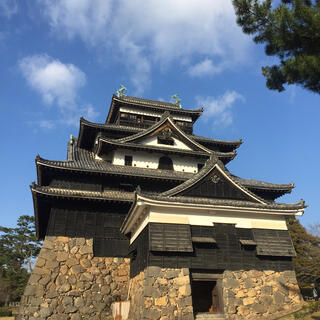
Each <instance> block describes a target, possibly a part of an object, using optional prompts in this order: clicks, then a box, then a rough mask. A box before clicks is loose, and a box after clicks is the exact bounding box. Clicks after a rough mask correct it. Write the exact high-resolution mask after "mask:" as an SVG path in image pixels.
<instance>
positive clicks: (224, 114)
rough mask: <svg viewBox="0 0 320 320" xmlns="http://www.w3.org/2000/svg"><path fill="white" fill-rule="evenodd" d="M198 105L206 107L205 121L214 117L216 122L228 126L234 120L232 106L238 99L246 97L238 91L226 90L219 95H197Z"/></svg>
mask: <svg viewBox="0 0 320 320" xmlns="http://www.w3.org/2000/svg"><path fill="white" fill-rule="evenodd" d="M196 101H197V105H198V106H199V107H200V106H201V107H203V108H204V116H203V119H204V121H208V120H209V119H212V120H213V121H214V124H217V125H222V126H228V125H231V124H232V122H233V114H232V108H233V105H234V103H235V102H236V101H241V102H243V101H244V97H243V96H242V95H241V94H240V93H238V92H236V91H226V92H225V93H224V94H223V95H221V96H219V97H211V96H208V97H201V96H198V97H196Z"/></svg>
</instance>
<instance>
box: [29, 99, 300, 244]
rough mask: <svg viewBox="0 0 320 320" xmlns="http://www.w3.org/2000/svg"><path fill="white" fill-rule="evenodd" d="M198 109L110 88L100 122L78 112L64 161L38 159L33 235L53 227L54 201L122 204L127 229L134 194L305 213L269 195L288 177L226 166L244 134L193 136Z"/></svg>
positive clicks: (285, 189)
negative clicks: (239, 172) (250, 176)
mask: <svg viewBox="0 0 320 320" xmlns="http://www.w3.org/2000/svg"><path fill="white" fill-rule="evenodd" d="M202 111H203V110H202V109H199V110H187V109H182V108H181V107H180V106H179V105H178V104H175V103H168V102H160V101H153V100H146V99H141V98H134V97H128V96H121V97H117V96H115V95H113V97H112V101H111V106H110V110H109V114H108V116H107V119H106V122H105V123H104V124H98V123H92V122H89V121H87V120H85V119H83V118H81V119H80V130H79V135H78V138H75V137H71V139H70V141H69V143H68V152H67V160H65V161H53V160H47V159H43V158H41V157H40V156H38V157H37V158H36V167H37V184H35V183H33V184H32V186H31V191H32V195H33V199H34V208H35V217H36V225H37V234H38V237H39V238H44V236H45V235H46V234H48V232H49V230H51V229H52V228H57V226H55V227H53V226H52V224H53V223H54V222H52V221H51V222H50V219H52V210H53V209H52V208H56V209H55V210H58V209H59V206H60V207H61V208H62V207H64V208H65V207H66V206H65V204H66V203H71V202H72V203H75V202H76V203H77V205H79V202H81V203H86V205H87V203H88V202H90V203H92V202H94V204H95V205H96V206H97V207H99V210H101V211H103V210H104V209H103V208H107V207H108V208H109V207H114V208H115V207H117V208H118V209H117V210H120V211H121V210H122V211H121V212H122V215H121V219H120V220H121V221H119V222H118V224H117V228H118V229H119V232H120V227H121V231H122V232H123V233H124V234H127V233H130V232H131V229H130V224H128V221H130V219H136V218H137V217H136V216H135V215H136V213H134V210H133V209H132V208H131V210H130V211H129V209H130V207H131V206H132V205H133V207H134V205H135V204H137V201H138V200H139V199H144V201H151V202H152V201H158V202H163V203H189V204H192V205H196V206H206V205H207V206H216V207H217V208H220V207H232V208H244V207H245V208H255V209H259V210H261V212H266V211H268V212H270V210H271V211H272V212H273V213H275V214H277V213H278V214H280V213H281V214H287V215H292V214H300V213H302V211H303V209H304V203H303V202H299V203H297V204H280V203H276V202H275V201H274V200H275V199H276V198H278V197H280V196H282V195H284V194H286V193H290V192H291V190H292V188H293V187H294V185H293V184H292V183H289V184H273V183H267V182H262V181H257V180H246V179H242V178H240V177H237V176H234V175H232V174H231V173H230V172H229V171H228V170H227V169H226V167H225V165H226V164H227V163H228V162H229V161H231V160H233V159H234V157H235V156H236V149H237V148H238V147H239V146H240V145H241V143H242V141H241V140H235V141H222V140H216V139H210V138H205V137H202V136H198V135H195V134H194V133H193V124H194V123H195V121H196V120H197V119H198V118H199V116H200V115H201V114H202ZM121 157H122V158H121ZM149 158H150V159H153V160H150V161H149ZM154 159H158V160H159V162H158V160H154ZM172 159H173V161H172ZM170 161H171V162H170ZM215 179H216V181H215ZM218 182H219V183H218ZM138 187H139V188H138ZM137 188H138V191H137ZM67 207H68V205H67ZM57 208H58V209H57ZM101 208H102V209H101ZM119 208H120V209H119ZM61 210H62V209H61ZM69 210H71V211H72V205H70V208H69ZM99 210H98V211H99ZM58 211H59V210H58ZM66 219H69V218H66ZM70 219H71V218H70ZM65 221H67V220H65ZM74 223H76V222H74ZM97 223H98V222H97ZM61 228H62V227H61ZM122 237H124V236H123V235H122ZM123 239H124V238H123Z"/></svg>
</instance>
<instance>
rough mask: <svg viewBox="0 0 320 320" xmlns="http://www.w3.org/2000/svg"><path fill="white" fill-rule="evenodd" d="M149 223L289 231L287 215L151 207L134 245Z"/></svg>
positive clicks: (139, 228) (136, 232) (133, 233)
mask: <svg viewBox="0 0 320 320" xmlns="http://www.w3.org/2000/svg"><path fill="white" fill-rule="evenodd" d="M149 222H158V223H177V224H190V225H196V226H211V227H212V226H213V225H214V223H229V224H235V227H236V228H245V229H252V228H259V229H272V230H288V229H287V224H286V220H285V215H281V214H279V215H275V214H270V215H269V214H265V213H244V212H243V213H241V212H233V211H232V210H230V211H224V212H219V211H217V210H195V209H182V208H173V207H171V208H166V207H164V208H161V207H150V209H149V213H148V215H147V216H146V217H145V218H144V219H143V223H141V224H139V225H138V226H137V229H136V230H134V232H132V237H131V239H130V242H131V243H132V242H133V241H134V240H135V239H136V238H137V236H138V235H139V234H140V232H141V231H142V230H143V229H144V227H145V226H146V225H147V224H148V223H149Z"/></svg>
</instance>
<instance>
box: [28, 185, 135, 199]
mask: <svg viewBox="0 0 320 320" xmlns="http://www.w3.org/2000/svg"><path fill="white" fill-rule="evenodd" d="M31 190H32V192H36V193H40V194H43V195H48V196H62V197H68V198H86V199H96V200H113V201H129V202H132V201H133V200H134V193H133V192H125V191H115V190H114V191H113V190H108V191H103V192H97V191H85V190H71V189H63V188H52V187H47V186H38V185H36V184H32V185H31Z"/></svg>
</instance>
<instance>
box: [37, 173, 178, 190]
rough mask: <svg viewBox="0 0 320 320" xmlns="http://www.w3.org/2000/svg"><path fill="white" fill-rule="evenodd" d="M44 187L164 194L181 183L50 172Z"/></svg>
mask: <svg viewBox="0 0 320 320" xmlns="http://www.w3.org/2000/svg"><path fill="white" fill-rule="evenodd" d="M44 176H45V180H44V181H43V183H42V185H44V186H46V185H48V186H50V187H55V188H63V189H71V190H84V191H104V190H119V191H129V192H131V191H134V190H135V189H136V188H137V186H140V188H141V190H142V191H146V192H155V193H159V192H164V191H167V190H169V189H171V188H174V187H176V186H177V185H178V184H179V183H181V181H180V182H179V181H171V180H166V181H163V180H158V179H152V178H146V177H134V176H126V175H113V176H112V175H103V174H94V173H85V172H82V173H81V172H75V173H72V172H68V173H65V172H56V171H51V170H48V171H47V172H46V174H45V175H44Z"/></svg>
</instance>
